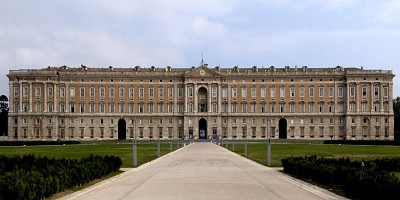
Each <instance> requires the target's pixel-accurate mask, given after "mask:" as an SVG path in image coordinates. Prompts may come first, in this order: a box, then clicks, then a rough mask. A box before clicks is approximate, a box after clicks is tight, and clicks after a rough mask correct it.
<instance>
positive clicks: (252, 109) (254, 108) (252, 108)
mask: <svg viewBox="0 0 400 200" xmlns="http://www.w3.org/2000/svg"><path fill="white" fill-rule="evenodd" d="M250 108H251V109H250V112H252V113H255V112H256V104H251V105H250Z"/></svg>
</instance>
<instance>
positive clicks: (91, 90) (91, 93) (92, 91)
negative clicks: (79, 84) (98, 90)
mask: <svg viewBox="0 0 400 200" xmlns="http://www.w3.org/2000/svg"><path fill="white" fill-rule="evenodd" d="M90 97H94V87H91V88H90Z"/></svg>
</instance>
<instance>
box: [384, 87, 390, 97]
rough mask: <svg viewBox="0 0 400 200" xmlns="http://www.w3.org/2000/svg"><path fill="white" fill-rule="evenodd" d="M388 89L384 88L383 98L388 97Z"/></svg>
mask: <svg viewBox="0 0 400 200" xmlns="http://www.w3.org/2000/svg"><path fill="white" fill-rule="evenodd" d="M388 91H389V90H388V88H387V87H384V88H383V96H385V97H387V96H388Z"/></svg>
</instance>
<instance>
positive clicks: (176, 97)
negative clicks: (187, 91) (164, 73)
mask: <svg viewBox="0 0 400 200" xmlns="http://www.w3.org/2000/svg"><path fill="white" fill-rule="evenodd" d="M177 102H178V86H177V85H176V84H174V109H173V110H174V113H176V112H178V105H177Z"/></svg>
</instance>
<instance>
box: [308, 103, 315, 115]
mask: <svg viewBox="0 0 400 200" xmlns="http://www.w3.org/2000/svg"><path fill="white" fill-rule="evenodd" d="M308 111H309V112H310V113H313V112H314V103H312V102H311V103H310V104H309V105H308Z"/></svg>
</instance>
